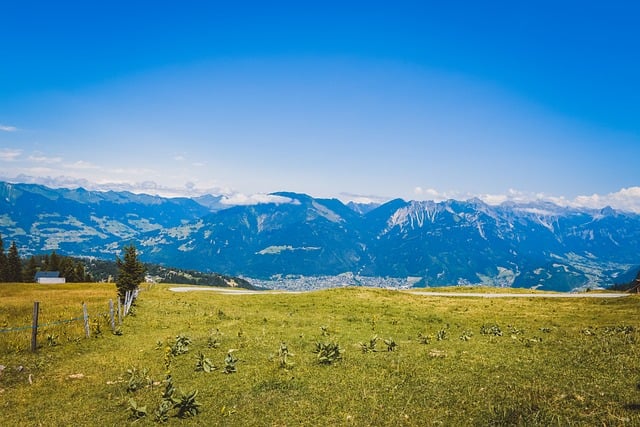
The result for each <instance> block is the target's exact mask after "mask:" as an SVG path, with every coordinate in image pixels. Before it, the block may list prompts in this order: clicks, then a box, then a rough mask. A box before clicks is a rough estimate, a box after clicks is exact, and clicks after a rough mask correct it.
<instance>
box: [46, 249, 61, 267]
mask: <svg viewBox="0 0 640 427" xmlns="http://www.w3.org/2000/svg"><path fill="white" fill-rule="evenodd" d="M47 270H49V271H60V257H59V256H58V254H57V253H56V251H51V256H50V257H49V259H48V262H47Z"/></svg>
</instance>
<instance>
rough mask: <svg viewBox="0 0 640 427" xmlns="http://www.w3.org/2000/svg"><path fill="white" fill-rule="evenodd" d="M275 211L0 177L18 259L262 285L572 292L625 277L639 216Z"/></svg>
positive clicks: (439, 208) (448, 206)
mask: <svg viewBox="0 0 640 427" xmlns="http://www.w3.org/2000/svg"><path fill="white" fill-rule="evenodd" d="M273 195H274V196H279V197H277V198H274V200H277V201H278V203H263V204H256V205H250V206H227V205H224V204H222V203H221V202H220V200H221V199H220V198H219V197H215V196H208V197H203V198H195V199H190V198H163V197H158V196H150V195H139V194H133V193H128V192H94V191H86V190H84V189H81V188H79V189H53V188H48V187H44V186H40V185H34V184H11V183H4V182H3V183H0V235H1V236H2V238H3V239H4V241H5V242H7V241H15V242H16V243H17V245H18V248H19V251H20V254H21V255H22V256H27V255H30V254H39V253H44V252H49V251H51V250H56V251H57V252H59V253H61V254H65V255H72V256H88V257H96V258H103V259H114V258H115V255H116V254H118V253H119V251H120V250H121V248H122V246H123V245H124V244H128V243H134V244H135V245H136V246H137V248H138V252H139V254H140V258H141V260H143V261H145V262H153V263H158V264H161V265H167V266H177V267H180V268H185V269H192V270H197V271H203V272H218V273H222V274H228V275H240V276H243V277H251V278H259V279H268V278H273V277H283V276H287V275H302V276H325V275H339V274H342V273H347V272H348V273H352V274H354V275H358V276H382V277H394V278H398V277H411V278H412V283H416V284H417V285H418V286H446V285H459V284H470V285H471V284H485V285H491V286H499V287H540V288H541V289H547V290H560V291H569V290H574V289H577V288H585V287H602V286H608V285H612V284H614V283H621V282H624V281H629V280H633V278H634V277H635V274H636V272H637V270H638V264H639V263H640V215H639V214H636V213H628V212H621V211H616V210H613V209H611V208H604V209H601V210H589V209H573V208H567V207H561V206H557V205H555V204H552V203H549V202H535V203H525V204H517V203H503V204H501V205H497V206H495V205H488V204H486V203H484V202H482V201H481V200H478V199H471V200H466V201H458V200H447V201H443V202H433V201H404V200H401V199H396V200H391V201H389V202H387V203H384V204H380V205H359V204H354V203H349V204H344V203H342V202H341V201H339V200H337V199H318V198H313V197H311V196H308V195H305V194H297V193H288V192H280V193H274V194H273Z"/></svg>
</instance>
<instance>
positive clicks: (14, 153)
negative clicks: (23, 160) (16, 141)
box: [0, 148, 22, 162]
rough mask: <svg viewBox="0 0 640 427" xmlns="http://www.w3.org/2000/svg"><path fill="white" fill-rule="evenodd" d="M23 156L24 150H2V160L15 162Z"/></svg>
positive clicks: (0, 155) (0, 151) (0, 153)
mask: <svg viewBox="0 0 640 427" xmlns="http://www.w3.org/2000/svg"><path fill="white" fill-rule="evenodd" d="M21 155H22V150H18V149H15V148H0V160H1V161H5V162H14V161H16V160H18V158H19V157H20V156H21Z"/></svg>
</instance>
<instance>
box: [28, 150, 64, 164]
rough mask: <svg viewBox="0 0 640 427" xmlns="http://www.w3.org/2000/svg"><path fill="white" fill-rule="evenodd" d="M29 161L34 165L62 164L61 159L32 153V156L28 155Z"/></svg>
mask: <svg viewBox="0 0 640 427" xmlns="http://www.w3.org/2000/svg"><path fill="white" fill-rule="evenodd" d="M27 159H28V160H29V161H31V162H35V163H48V164H52V163H61V162H62V157H57V156H55V157H50V156H47V155H45V154H41V153H34V154H32V155H30V156H29V157H28V158H27Z"/></svg>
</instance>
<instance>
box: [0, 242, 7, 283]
mask: <svg viewBox="0 0 640 427" xmlns="http://www.w3.org/2000/svg"><path fill="white" fill-rule="evenodd" d="M6 281H7V256H6V255H5V253H4V243H3V242H2V236H0V282H6Z"/></svg>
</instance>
